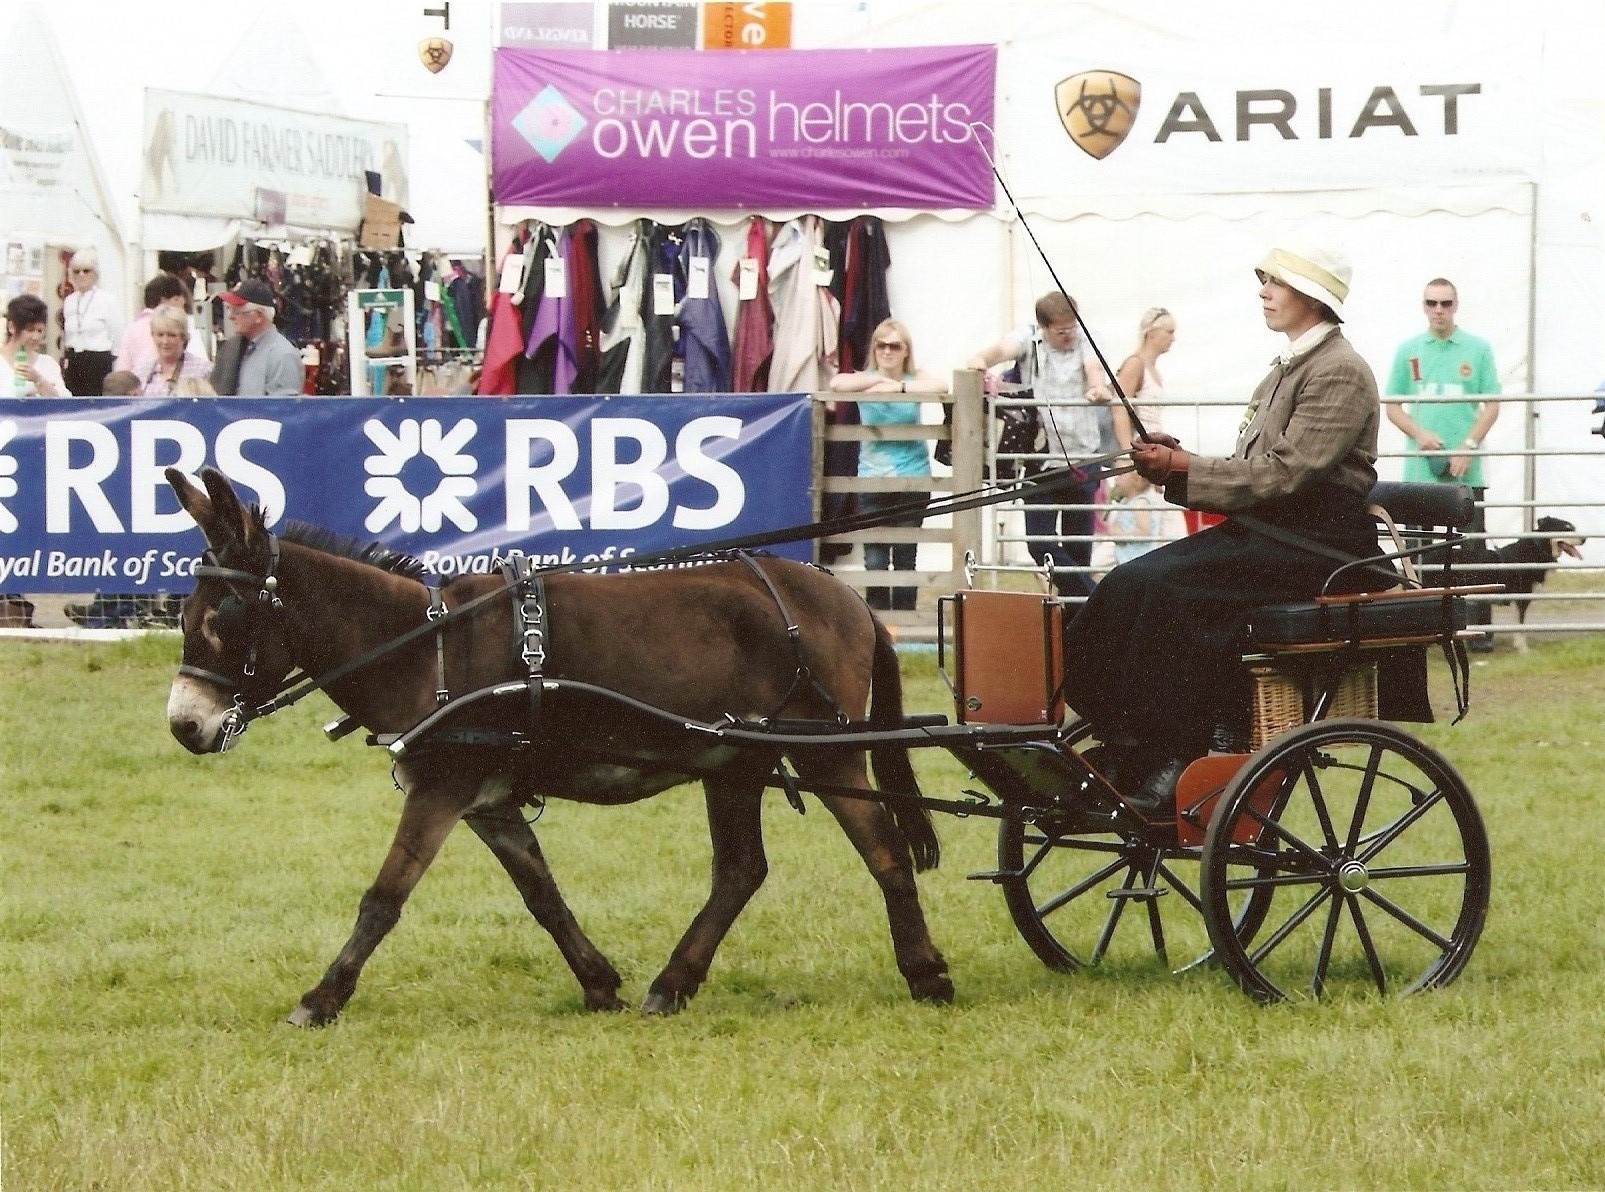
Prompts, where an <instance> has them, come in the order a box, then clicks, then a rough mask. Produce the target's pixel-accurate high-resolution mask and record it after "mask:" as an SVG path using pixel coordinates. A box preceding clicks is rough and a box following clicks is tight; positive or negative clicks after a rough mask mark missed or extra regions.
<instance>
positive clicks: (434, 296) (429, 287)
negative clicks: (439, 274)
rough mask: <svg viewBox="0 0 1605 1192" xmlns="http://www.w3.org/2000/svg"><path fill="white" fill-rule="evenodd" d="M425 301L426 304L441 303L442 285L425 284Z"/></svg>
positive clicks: (428, 282) (431, 282)
mask: <svg viewBox="0 0 1605 1192" xmlns="http://www.w3.org/2000/svg"><path fill="white" fill-rule="evenodd" d="M424 301H425V302H439V301H440V283H439V282H438V281H426V282H424Z"/></svg>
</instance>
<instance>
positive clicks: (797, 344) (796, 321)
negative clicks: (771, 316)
mask: <svg viewBox="0 0 1605 1192" xmlns="http://www.w3.org/2000/svg"><path fill="white" fill-rule="evenodd" d="M822 224H823V221H822V220H821V219H820V218H819V217H818V216H817V215H804V216H801V217H799V218H797V219H794V220H791V221H790V222H789V223H787V224H786V225H785V226H783V227H782V228H781V229H780V231H779V232H777V233H776V234H775V243H774V246H773V247H772V248H771V249H770V252H769V301H770V303H771V304H772V305H773V306H774V310H775V351H774V356H773V358H772V360H771V361H770V365H769V391H770V392H771V393H819V392H821V391H822V390H824V389H826V388H827V387H828V386H829V385H830V378H831V377H832V376H834V375H835V372H836V342H837V335H838V323H839V321H840V316H841V310H840V307H839V306H838V304H837V302H836V298H835V296H834V295H833V294H831V292H830V290H829V288H827V286H823V285H820V284H819V283H818V281H817V280H816V275H815V267H816V254H818V261H819V263H821V264H823V263H825V262H828V259H829V258H828V256H827V254H826V253H825V245H824V228H823V226H822Z"/></svg>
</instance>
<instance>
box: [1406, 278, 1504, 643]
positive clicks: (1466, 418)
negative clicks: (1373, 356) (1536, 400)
mask: <svg viewBox="0 0 1605 1192" xmlns="http://www.w3.org/2000/svg"><path fill="white" fill-rule="evenodd" d="M1421 305H1422V307H1423V308H1424V309H1425V310H1426V312H1427V329H1426V331H1424V332H1422V333H1421V334H1420V335H1416V336H1412V337H1411V338H1410V339H1407V340H1405V341H1404V342H1403V343H1402V344H1400V345H1399V349H1398V351H1397V352H1395V353H1394V355H1393V368H1392V369H1391V370H1390V371H1389V373H1388V383H1387V386H1386V388H1385V389H1384V392H1385V393H1386V394H1387V395H1388V396H1390V397H1394V396H1398V397H1430V398H1443V397H1475V396H1480V395H1484V394H1492V395H1497V394H1498V393H1499V371H1498V370H1497V369H1496V368H1495V367H1494V354H1493V350H1492V349H1491V348H1490V347H1489V346H1488V341H1487V340H1485V339H1482V338H1480V337H1478V336H1475V335H1471V334H1468V333H1467V332H1465V331H1463V330H1462V329H1461V328H1460V327H1458V326H1456V325H1455V312H1456V311H1457V310H1458V309H1459V307H1460V294H1459V292H1458V291H1457V290H1456V289H1455V287H1454V284H1453V283H1452V282H1450V281H1449V280H1448V279H1447V278H1442V277H1435V278H1433V279H1432V280H1431V281H1429V282H1428V283H1427V288H1426V292H1425V294H1424V295H1423V297H1422V301H1421ZM1384 409H1385V411H1386V413H1387V416H1388V421H1389V422H1391V423H1393V425H1394V426H1396V427H1398V428H1399V429H1400V430H1402V431H1403V432H1404V434H1405V438H1406V440H1407V443H1406V448H1407V450H1408V451H1409V452H1410V453H1411V454H1410V458H1409V459H1407V460H1405V464H1404V478H1405V479H1406V480H1411V481H1424V482H1432V481H1436V482H1438V483H1440V484H1464V485H1466V486H1467V487H1469V488H1470V489H1471V492H1472V495H1473V496H1474V497H1475V498H1476V501H1477V508H1476V513H1475V514H1474V515H1473V517H1472V522H1471V525H1470V527H1469V529H1470V532H1472V533H1474V534H1483V533H1486V532H1487V517H1486V513H1485V511H1484V509H1483V497H1484V496H1485V495H1486V494H1487V491H1488V489H1487V485H1486V481H1485V480H1484V479H1483V470H1482V460H1481V458H1480V457H1479V454H1478V453H1479V451H1480V450H1481V448H1482V442H1483V439H1485V438H1486V437H1487V435H1488V431H1489V429H1490V428H1491V427H1492V426H1493V424H1494V420H1495V419H1497V418H1498V417H1499V403H1498V402H1496V401H1418V402H1412V403H1411V404H1410V406H1409V408H1408V409H1406V407H1405V405H1404V403H1402V402H1398V401H1390V402H1387V403H1385V406H1384ZM1419 452H1429V453H1430V452H1448V453H1449V454H1447V455H1445V454H1427V455H1421V454H1418V453H1419ZM1472 611H1473V614H1474V616H1475V617H1476V619H1477V622H1478V623H1479V624H1487V623H1488V621H1489V620H1490V619H1491V616H1492V612H1493V608H1492V606H1491V605H1488V604H1476V605H1473V606H1472ZM1492 645H1493V643H1492V641H1491V640H1489V639H1486V638H1485V639H1483V640H1481V641H1477V642H1473V643H1472V649H1474V650H1483V651H1485V650H1488V649H1490V648H1492Z"/></svg>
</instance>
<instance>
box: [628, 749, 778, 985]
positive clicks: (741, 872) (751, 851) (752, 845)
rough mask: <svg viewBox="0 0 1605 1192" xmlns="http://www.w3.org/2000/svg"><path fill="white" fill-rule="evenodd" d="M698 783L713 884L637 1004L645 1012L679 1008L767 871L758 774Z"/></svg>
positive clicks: (760, 788)
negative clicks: (705, 814)
mask: <svg viewBox="0 0 1605 1192" xmlns="http://www.w3.org/2000/svg"><path fill="white" fill-rule="evenodd" d="M702 785H703V789H704V790H705V791H706V793H707V804H708V833H709V835H710V836H711V837H712V840H713V883H712V887H711V889H710V890H709V892H708V900H707V902H705V903H703V905H702V909H701V910H700V911H698V912H697V917H696V918H695V919H693V920H691V926H690V927H688V928H686V931H685V934H684V935H683V936H681V937H680V942H679V943H678V944H676V945H675V948H674V952H673V954H671V955H670V957H669V963H668V964H666V965H665V966H664V968H663V971H662V972H661V973H659V974H658V975H657V978H656V980H654V981H653V982H652V988H651V989H650V990H649V991H648V992H647V995H646V1000H645V1001H643V1002H642V1003H641V1009H642V1011H644V1012H645V1013H647V1014H673V1013H675V1012H676V1011H677V1010H681V1009H684V1007H685V1005H686V1003H687V1002H689V1001H690V1000H691V998H692V997H693V996H694V995H695V994H696V992H697V990H698V989H700V988H701V987H702V982H703V981H704V980H705V979H706V978H707V975H708V969H709V967H710V966H711V965H712V964H713V954H714V952H715V951H717V950H718V947H719V943H720V941H721V940H723V939H724V937H725V933H726V932H728V931H729V930H730V925H731V924H732V923H734V922H735V921H736V916H737V915H739V914H740V913H741V910H742V908H743V907H745V906H746V905H747V902H748V901H749V900H750V899H751V898H752V896H753V895H754V894H756V893H757V892H758V887H759V886H761V885H763V881H764V878H766V877H767V876H768V875H769V861H768V859H767V858H766V857H765V856H764V847H763V816H762V810H763V803H762V799H763V781H762V779H756V780H754V779H752V778H748V777H741V778H731V777H721V778H709V779H706V780H704V782H703V784H702Z"/></svg>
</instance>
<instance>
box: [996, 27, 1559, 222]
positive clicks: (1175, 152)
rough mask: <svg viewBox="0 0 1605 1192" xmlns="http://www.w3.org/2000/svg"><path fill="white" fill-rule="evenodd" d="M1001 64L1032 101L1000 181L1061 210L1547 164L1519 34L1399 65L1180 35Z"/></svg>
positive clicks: (1535, 68) (1369, 56)
mask: <svg viewBox="0 0 1605 1192" xmlns="http://www.w3.org/2000/svg"><path fill="white" fill-rule="evenodd" d="M1295 63H1296V65H1292V64H1295ZM1311 64H1313V65H1311ZM1009 70H1010V75H1011V80H1012V82H1011V89H1013V90H1015V91H1016V92H1017V93H1021V94H1026V95H1029V96H1034V97H1035V98H1034V99H1032V100H1031V101H1030V102H1029V103H1027V104H1024V105H1020V106H1018V107H1017V108H1016V109H1015V112H1016V120H1015V121H1014V122H1013V123H1011V125H1010V138H1011V141H1012V142H1013V143H1014V144H1015V145H1029V146H1031V152H1029V153H1021V152H1018V151H1015V152H1011V153H1010V154H1009V162H1010V170H1011V177H1010V179H1009V186H1010V189H1011V190H1012V191H1013V192H1014V193H1015V194H1016V195H1017V196H1019V197H1022V198H1031V199H1033V200H1042V201H1043V202H1045V203H1047V204H1049V205H1050V206H1053V207H1054V208H1055V209H1058V208H1059V207H1061V206H1063V205H1064V204H1066V203H1068V202H1070V201H1071V200H1070V198H1069V196H1075V197H1076V200H1078V201H1079V200H1085V199H1096V198H1097V197H1098V196H1099V195H1107V196H1110V197H1113V196H1117V195H1120V196H1126V197H1129V198H1130V199H1132V200H1133V201H1142V202H1148V201H1151V200H1152V199H1153V198H1155V197H1157V196H1160V195H1167V194H1245V195H1261V196H1268V195H1272V194H1276V193H1281V192H1293V191H1300V192H1310V191H1352V190H1369V189H1372V188H1375V187H1389V188H1398V187H1438V188H1441V187H1445V186H1455V187H1462V186H1487V185H1503V184H1505V183H1508V182H1525V181H1529V180H1531V179H1533V178H1536V177H1537V176H1538V175H1539V173H1540V171H1541V170H1542V168H1543V162H1542V160H1541V145H1542V143H1543V141H1542V137H1541V136H1539V135H1537V130H1538V129H1539V128H1540V127H1541V126H1542V125H1543V124H1544V122H1545V121H1546V120H1548V119H1549V117H1548V115H1547V114H1546V113H1545V112H1544V111H1543V110H1542V108H1543V103H1544V100H1543V96H1544V95H1545V94H1546V92H1545V89H1544V87H1543V86H1542V60H1541V58H1540V55H1539V52H1538V46H1537V44H1536V43H1535V42H1534V41H1533V39H1531V38H1530V37H1529V38H1524V37H1523V36H1522V35H1521V32H1520V31H1519V30H1518V31H1513V32H1512V34H1511V36H1510V38H1509V39H1508V41H1507V42H1504V43H1501V44H1499V45H1491V44H1490V45H1473V46H1468V45H1466V44H1464V43H1452V44H1451V43H1450V42H1448V41H1445V42H1443V43H1442V44H1437V43H1434V44H1427V45H1422V46H1419V47H1413V48H1412V52H1411V53H1410V54H1409V55H1407V56H1400V55H1399V54H1398V53H1397V52H1396V47H1394V46H1392V45H1390V44H1389V43H1387V41H1386V40H1385V39H1381V38H1379V39H1377V40H1376V41H1375V42H1371V41H1366V42H1345V43H1342V44H1332V45H1326V44H1310V45H1308V46H1305V47H1303V49H1302V52H1300V53H1297V54H1295V53H1291V52H1288V53H1285V54H1282V55H1281V56H1278V55H1274V54H1273V55H1267V54H1266V53H1265V52H1264V46H1263V45H1262V44H1260V43H1257V42H1254V41H1252V40H1250V39H1242V40H1223V41H1220V42H1217V43H1209V42H1204V41H1199V40H1193V39H1185V40H1184V39H1181V38H1177V39H1175V40H1173V41H1171V42H1168V43H1167V42H1165V41H1163V40H1161V41H1159V42H1157V43H1155V44H1154V45H1152V46H1151V47H1145V48H1144V49H1143V50H1142V51H1141V52H1140V53H1139V52H1137V51H1134V50H1132V49H1131V48H1130V47H1129V46H1128V47H1126V48H1125V49H1124V50H1123V51H1122V52H1120V53H1119V54H1118V56H1117V55H1115V54H1111V55H1110V56H1109V57H1107V58H1101V60H1100V59H1094V60H1092V61H1088V60H1087V59H1086V58H1085V57H1083V56H1079V55H1077V54H1075V53H1073V52H1069V53H1067V52H1066V50H1065V49H1064V47H1063V46H1062V45H1056V44H1053V43H1050V42H1048V41H1046V40H1045V41H1043V42H1042V43H1041V44H1036V43H1031V44H1026V45H1022V46H1020V47H1019V48H1018V49H1016V50H1013V51H1011V58H1010V63H1009ZM1004 148H1005V149H1009V148H1011V146H1009V145H1006V146H1004ZM1139 196H1140V197H1141V198H1140V199H1139ZM1122 209H1124V208H1122Z"/></svg>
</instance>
